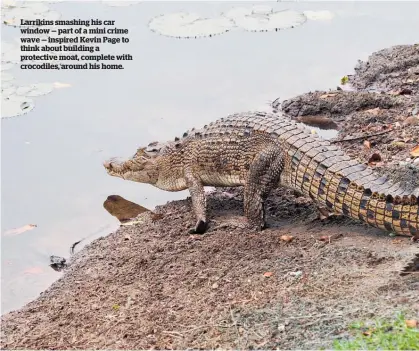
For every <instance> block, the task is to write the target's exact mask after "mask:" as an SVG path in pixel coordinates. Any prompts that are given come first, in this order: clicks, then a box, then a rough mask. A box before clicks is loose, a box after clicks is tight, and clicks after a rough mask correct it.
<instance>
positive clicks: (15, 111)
mask: <svg viewBox="0 0 419 351" xmlns="http://www.w3.org/2000/svg"><path fill="white" fill-rule="evenodd" d="M34 107H35V104H34V101H33V100H32V99H30V98H28V97H26V96H17V95H10V96H8V97H6V98H3V96H2V98H1V118H9V117H17V116H22V115H24V114H25V113H28V112H30V111H32V110H33V108H34Z"/></svg>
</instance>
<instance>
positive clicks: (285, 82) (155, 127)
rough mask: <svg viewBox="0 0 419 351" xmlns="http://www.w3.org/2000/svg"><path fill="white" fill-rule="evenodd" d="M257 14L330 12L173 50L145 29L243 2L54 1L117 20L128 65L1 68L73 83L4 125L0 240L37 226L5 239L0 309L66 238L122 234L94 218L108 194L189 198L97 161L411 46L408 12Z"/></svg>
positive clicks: (329, 83) (158, 200)
mask: <svg viewBox="0 0 419 351" xmlns="http://www.w3.org/2000/svg"><path fill="white" fill-rule="evenodd" d="M257 3H260V2H257ZM267 4H269V5H271V6H273V7H274V9H295V10H299V11H305V10H329V11H331V12H332V13H334V14H335V17H334V18H333V19H332V20H329V21H307V22H306V23H304V24H303V25H301V26H299V27H296V28H293V29H289V30H284V31H279V32H272V33H270V32H268V33H250V32H244V31H234V32H230V33H226V34H223V35H219V36H216V37H213V38H202V39H196V40H195V39H192V40H187V39H183V40H178V39H174V38H169V37H164V36H160V35H157V34H155V33H153V32H151V31H150V30H149V29H148V27H147V24H148V22H149V20H150V19H151V18H152V17H154V16H157V15H160V14H164V13H172V12H178V11H191V12H198V13H200V14H203V15H208V16H211V15H214V14H215V13H219V12H222V11H225V10H227V9H229V8H231V7H232V6H241V5H243V6H249V5H250V3H245V4H240V3H238V2H234V3H225V2H211V3H204V2H184V3H177V2H166V3H159V2H143V3H140V4H137V5H133V6H128V7H110V6H107V5H105V4H103V3H102V2H83V3H81V2H77V3H72V2H61V3H56V4H51V5H50V6H51V7H52V8H54V9H55V10H56V11H58V12H60V13H62V18H65V19H71V18H81V19H90V18H98V19H102V20H104V19H112V20H115V21H116V25H117V26H118V27H122V28H127V29H128V30H129V38H130V42H129V44H126V45H125V46H124V47H121V46H120V47H119V48H120V49H121V50H122V51H123V52H125V53H129V54H131V55H133V57H134V60H133V61H130V62H126V63H124V64H125V69H124V70H122V71H121V70H118V71H102V70H100V71H91V70H89V71H63V70H61V71H59V72H57V71H23V70H19V68H13V69H12V70H10V73H12V74H13V75H14V76H15V77H16V78H17V79H18V80H19V81H22V82H26V83H38V82H62V83H66V84H70V85H71V87H69V88H65V89H59V90H56V91H53V92H52V93H50V94H48V95H45V96H41V97H39V98H37V99H36V107H35V109H34V110H33V111H31V112H30V113H29V114H27V115H24V116H22V117H19V118H10V119H3V120H2V123H1V146H2V154H1V155H2V158H1V168H2V172H1V176H2V177H1V190H2V193H1V196H2V197H1V201H2V202H1V220H2V221H1V226H2V232H4V231H6V230H9V229H12V228H19V227H22V226H24V225H27V224H36V225H37V227H36V228H34V229H33V230H30V231H27V232H24V233H22V234H20V235H15V236H2V238H1V240H2V242H1V265H2V267H1V308H2V313H5V312H8V311H11V310H13V309H17V308H19V307H21V306H23V305H24V304H25V303H26V302H28V301H30V300H32V299H34V298H36V297H37V296H38V295H39V293H40V292H41V291H43V290H45V289H46V288H47V287H48V286H49V285H50V284H51V283H52V282H54V281H55V280H56V279H58V278H59V277H60V276H61V275H62V273H59V272H56V271H54V270H52V269H51V268H50V267H49V266H48V264H49V256H50V255H59V256H64V257H69V248H70V246H71V245H72V244H73V243H74V242H76V241H78V240H80V239H82V238H86V240H85V241H83V243H82V244H86V243H88V242H89V241H91V240H94V239H96V238H98V237H100V236H103V235H107V234H108V233H110V232H112V231H113V230H115V229H116V228H117V227H118V221H117V220H116V218H114V217H112V216H110V215H109V214H108V213H107V212H106V211H105V209H104V208H103V202H104V201H105V200H106V198H107V196H108V195H112V194H118V195H120V196H122V197H124V198H126V199H128V200H130V201H133V202H136V203H138V204H141V205H143V206H145V207H147V208H149V209H152V208H154V206H156V205H159V204H164V203H165V202H167V201H169V200H173V199H181V198H184V197H186V196H187V193H186V192H180V193H166V192H163V191H160V190H158V189H154V188H153V187H151V186H148V185H143V184H138V183H132V182H128V181H123V180H121V179H118V178H113V177H109V176H108V175H107V174H106V172H105V170H104V169H103V167H102V162H103V161H104V160H105V159H107V158H109V157H112V156H123V157H128V156H130V155H132V154H133V153H134V152H135V150H136V148H137V147H138V146H140V145H143V144H148V142H151V141H154V140H165V139H172V138H174V137H175V136H178V135H181V134H182V133H183V131H184V130H186V129H188V128H190V127H193V126H196V127H199V126H202V125H204V124H206V123H208V122H210V121H212V120H214V119H217V118H219V117H223V116H226V115H228V114H230V113H234V112H239V111H246V110H254V109H263V110H266V109H267V107H268V105H267V104H268V103H269V102H270V101H272V100H274V99H276V98H278V97H281V99H286V98H289V97H292V96H295V95H297V94H301V93H304V92H308V91H310V90H311V91H312V90H322V89H329V88H335V87H336V86H337V85H338V84H339V82H340V78H341V77H342V76H344V75H346V74H351V73H353V67H354V65H355V64H356V62H357V60H358V59H362V60H365V59H366V58H367V57H368V55H369V54H371V53H372V52H374V51H377V50H380V49H382V48H385V47H389V46H392V45H398V44H412V43H414V42H415V40H417V33H419V21H418V20H417V10H418V4H417V3H414V2H410V3H409V2H405V3H403V2H400V3H399V2H397V3H396V2H392V3H390V2H370V3H367V2H352V3H332V2H319V3H316V2H287V3H281V2H279V3H276V2H269V3H267ZM1 35H2V40H9V41H10V40H13V39H14V38H17V37H19V35H20V32H19V28H12V27H8V26H5V25H3V24H2V33H1ZM81 247H82V245H81V246H79V247H78V249H80V248H81Z"/></svg>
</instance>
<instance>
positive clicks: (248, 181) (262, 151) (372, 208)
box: [103, 112, 419, 237]
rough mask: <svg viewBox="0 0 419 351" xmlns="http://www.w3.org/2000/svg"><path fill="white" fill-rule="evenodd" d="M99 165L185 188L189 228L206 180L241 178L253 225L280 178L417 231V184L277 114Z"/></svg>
mask: <svg viewBox="0 0 419 351" xmlns="http://www.w3.org/2000/svg"><path fill="white" fill-rule="evenodd" d="M103 165H104V167H105V168H106V171H107V173H108V174H109V175H111V176H115V177H120V178H123V179H126V180H131V181H135V182H140V183H148V184H151V185H153V186H155V187H157V188H159V189H162V190H166V191H181V190H186V189H188V190H189V192H190V195H191V199H192V208H193V211H194V214H195V216H196V220H197V222H196V225H195V227H194V228H192V229H191V230H190V232H191V233H204V232H205V231H206V229H207V227H208V218H207V208H206V207H207V206H206V199H205V193H204V186H214V187H235V186H243V187H244V201H243V202H244V214H245V217H244V221H243V223H244V225H245V226H246V227H247V228H249V229H251V230H254V231H260V230H263V229H264V228H266V224H265V210H264V203H265V201H266V199H267V197H268V195H269V193H270V192H271V191H272V189H274V188H276V187H279V186H282V187H287V188H292V189H294V190H296V191H297V192H299V193H301V194H303V195H305V196H307V197H310V198H311V199H312V200H313V201H314V203H316V205H317V206H318V207H319V209H327V210H328V211H329V213H334V214H337V215H343V216H346V217H350V218H352V219H355V220H359V221H361V222H363V223H366V224H368V225H370V226H373V227H376V228H380V229H383V230H385V231H389V232H393V233H396V234H399V235H408V236H413V237H417V236H418V235H419V196H418V194H417V190H418V189H416V190H415V191H413V192H409V191H407V190H406V188H405V187H403V186H402V184H401V183H398V182H393V181H392V180H390V179H389V178H388V176H380V175H378V174H377V173H375V172H374V170H373V169H372V168H371V167H369V166H368V165H365V164H363V163H361V162H359V161H356V160H354V159H352V158H350V157H349V156H348V155H346V154H345V153H344V152H343V151H342V150H341V149H340V148H339V147H338V146H337V145H335V144H333V143H331V142H330V141H328V140H324V139H322V138H321V137H320V136H318V135H317V134H313V133H311V131H310V130H309V129H308V128H307V127H306V126H305V125H304V124H302V123H298V122H296V121H293V120H291V119H289V118H288V117H286V116H284V115H281V114H276V113H268V112H245V113H236V114H232V115H229V116H227V117H225V118H221V119H219V120H217V121H215V122H212V123H209V124H208V125H205V126H204V127H203V128H201V129H194V128H193V129H191V130H188V131H187V132H185V133H184V134H183V136H182V137H181V138H175V139H174V140H173V141H167V142H164V143H160V142H152V143H150V144H149V145H148V146H146V147H140V148H138V149H137V152H136V153H135V155H134V156H133V157H132V158H130V159H128V160H125V161H119V160H118V159H115V158H114V159H110V160H108V161H105V162H104V163H103Z"/></svg>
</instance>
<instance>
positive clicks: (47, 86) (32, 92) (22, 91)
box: [16, 83, 54, 97]
mask: <svg viewBox="0 0 419 351" xmlns="http://www.w3.org/2000/svg"><path fill="white" fill-rule="evenodd" d="M53 90H54V85H53V84H51V83H37V84H31V85H27V86H22V87H18V88H17V89H16V95H19V96H31V97H33V96H41V95H46V94H49V93H50V92H51V91H53Z"/></svg>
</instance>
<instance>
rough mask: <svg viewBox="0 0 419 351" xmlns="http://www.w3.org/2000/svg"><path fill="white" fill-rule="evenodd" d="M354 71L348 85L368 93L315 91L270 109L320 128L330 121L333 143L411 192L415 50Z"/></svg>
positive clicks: (382, 55)
mask: <svg viewBox="0 0 419 351" xmlns="http://www.w3.org/2000/svg"><path fill="white" fill-rule="evenodd" d="M355 71H356V74H355V75H354V76H350V79H349V81H350V84H352V86H353V87H365V88H368V89H369V90H372V91H344V90H333V91H328V92H326V91H316V92H310V93H307V94H303V95H300V96H297V97H294V98H292V99H289V100H285V101H283V102H282V103H281V102H280V101H276V102H274V103H273V105H272V107H273V109H274V110H276V111H282V112H283V113H285V114H286V115H288V116H290V117H291V118H293V119H295V120H298V121H300V122H303V123H306V124H309V125H316V124H317V126H319V127H320V128H323V127H324V125H327V123H330V122H328V121H332V122H333V123H334V124H335V125H336V129H338V130H339V135H338V137H337V139H335V140H332V142H334V143H337V144H339V146H340V147H341V148H342V149H344V150H345V151H346V152H347V153H348V154H349V155H350V156H351V157H353V158H355V159H358V160H359V161H360V162H363V163H367V164H369V165H370V166H372V167H375V168H376V171H377V172H378V173H381V174H388V175H390V177H391V178H393V179H395V180H397V181H402V182H403V183H404V185H405V187H406V188H407V189H408V190H412V191H413V190H414V189H415V188H417V187H418V186H419V157H418V155H419V151H416V153H413V150H414V149H415V148H417V147H418V146H419V90H418V87H419V45H414V46H397V47H394V48H390V49H385V50H382V51H379V52H377V53H374V54H373V55H371V57H370V58H369V60H368V61H367V62H365V63H362V62H361V63H360V64H359V65H358V67H357V68H356V70H355ZM412 77H413V78H412ZM412 80H413V81H412ZM407 85H408V86H409V88H407ZM372 87H374V89H372ZM377 87H379V88H380V89H379V90H380V92H377V89H378V88H377ZM323 129H328V128H327V127H326V128H323Z"/></svg>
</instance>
